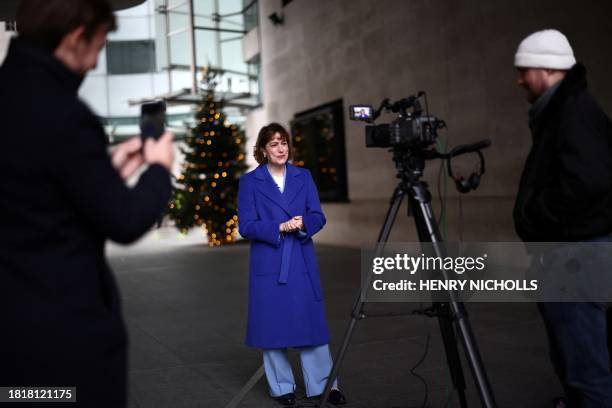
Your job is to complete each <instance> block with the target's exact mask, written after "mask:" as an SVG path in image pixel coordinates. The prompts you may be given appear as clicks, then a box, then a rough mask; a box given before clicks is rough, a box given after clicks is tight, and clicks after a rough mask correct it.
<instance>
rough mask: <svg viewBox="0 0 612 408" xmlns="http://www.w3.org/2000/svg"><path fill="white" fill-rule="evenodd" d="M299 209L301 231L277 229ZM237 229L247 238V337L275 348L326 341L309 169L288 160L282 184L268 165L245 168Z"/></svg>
mask: <svg viewBox="0 0 612 408" xmlns="http://www.w3.org/2000/svg"><path fill="white" fill-rule="evenodd" d="M297 215H301V216H302V217H303V221H304V230H305V231H304V233H301V234H299V235H298V234H296V233H291V234H284V235H282V234H280V233H279V224H280V223H282V222H285V221H287V220H288V219H290V218H292V217H294V216H297ZM238 223H239V231H240V235H242V236H243V237H245V238H247V239H249V240H250V241H251V252H250V259H249V316H248V323H247V335H246V343H247V345H249V346H251V347H257V348H262V349H275V348H286V347H307V346H317V345H321V344H327V343H329V330H328V328H327V322H326V319H325V307H324V304H323V296H322V291H321V280H320V277H319V268H318V266H317V259H316V255H315V250H314V244H313V242H312V236H313V235H314V234H316V233H317V232H319V231H320V230H321V228H323V226H324V225H325V216H324V215H323V211H322V210H321V204H320V202H319V196H318V193H317V188H316V186H315V184H314V181H313V179H312V176H311V175H310V172H309V171H308V170H306V169H302V168H298V167H295V166H293V165H291V164H287V167H286V173H285V188H284V192H283V193H281V191H280V189H279V188H278V186H277V185H276V183H275V182H274V180H273V179H272V176H271V175H270V173H269V171H268V169H267V168H266V165H265V164H263V165H260V166H259V167H257V168H256V169H255V170H253V171H251V172H249V173H247V174H245V175H244V176H242V178H241V179H240V187H239V192H238Z"/></svg>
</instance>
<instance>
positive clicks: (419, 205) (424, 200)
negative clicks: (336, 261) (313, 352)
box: [408, 182, 497, 408]
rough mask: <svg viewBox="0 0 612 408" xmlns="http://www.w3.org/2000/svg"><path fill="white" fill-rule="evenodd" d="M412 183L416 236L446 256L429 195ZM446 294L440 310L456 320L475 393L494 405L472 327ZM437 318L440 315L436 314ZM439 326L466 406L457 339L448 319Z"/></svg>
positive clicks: (461, 307) (486, 404)
mask: <svg viewBox="0 0 612 408" xmlns="http://www.w3.org/2000/svg"><path fill="white" fill-rule="evenodd" d="M412 187H413V189H412V191H411V194H409V196H408V197H409V205H411V206H412V209H413V214H414V218H415V220H416V224H417V230H418V233H419V238H420V239H421V241H423V242H431V243H432V245H433V248H434V251H435V253H436V256H438V257H441V258H444V257H445V256H446V249H445V247H444V244H443V242H442V236H441V234H440V230H439V228H438V223H437V221H436V219H435V218H434V216H433V209H432V208H431V196H430V194H429V192H428V191H427V188H426V185H425V184H424V183H423V182H417V183H414V184H413V186H412ZM441 273H442V275H443V278H444V279H445V280H448V274H447V272H446V271H445V270H442V271H441ZM447 294H448V299H449V300H448V302H445V303H443V304H445V305H446V306H447V307H446V309H447V310H444V312H447V313H448V318H449V319H454V321H455V322H456V324H457V334H458V335H459V337H460V338H461V342H462V344H463V348H464V351H465V354H466V358H467V360H468V363H469V366H470V369H471V371H472V376H473V377H474V382H475V383H476V386H477V387H478V393H479V395H480V400H481V402H482V405H483V407H486V408H493V407H496V406H497V405H496V403H495V399H494V397H493V392H492V391H491V385H490V383H489V379H488V377H487V373H486V371H485V369H484V365H483V363H482V358H481V357H480V352H479V351H478V346H477V345H476V340H475V339H474V334H473V333H472V327H471V325H470V322H469V320H468V316H467V312H466V311H465V306H464V305H463V303H461V302H459V301H458V300H457V295H456V293H455V292H453V291H449V292H448V293H447ZM438 318H440V316H439V317H438ZM444 320H445V319H444ZM449 326H450V327H449ZM440 329H441V331H442V336H443V337H444V344H445V348H446V349H447V350H446V352H447V359H448V362H449V365H451V364H452V365H451V366H450V370H451V373H453V372H455V374H456V376H453V383H454V385H455V387H456V388H457V387H459V386H462V387H463V389H460V388H457V391H458V392H459V393H460V394H459V395H460V398H461V396H462V394H463V397H462V398H461V399H462V406H467V402H466V401H465V380H464V378H463V370H462V369H461V360H460V359H459V352H458V350H457V341H456V339H455V336H454V335H453V330H452V323H451V321H450V320H449V321H448V323H443V321H440ZM449 334H450V335H449ZM451 335H452V337H451ZM447 343H448V347H447ZM451 344H452V346H451ZM449 351H450V353H449ZM457 363H459V364H457ZM455 381H458V382H455Z"/></svg>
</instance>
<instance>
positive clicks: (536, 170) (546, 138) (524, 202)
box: [514, 64, 612, 242]
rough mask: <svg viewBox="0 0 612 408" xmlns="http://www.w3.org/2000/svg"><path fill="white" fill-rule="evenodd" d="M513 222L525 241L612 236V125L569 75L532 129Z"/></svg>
mask: <svg viewBox="0 0 612 408" xmlns="http://www.w3.org/2000/svg"><path fill="white" fill-rule="evenodd" d="M532 136H533V146H532V148H531V151H530V152H529V156H528V157H527V161H526V163H525V168H524V170H523V174H522V176H521V182H520V187H519V192H518V195H517V198H516V203H515V207H514V221H515V226H516V231H517V233H518V235H519V237H520V238H521V239H522V240H524V241H550V242H553V241H577V240H584V239H590V238H595V237H600V236H603V235H607V234H609V233H610V232H612V124H611V123H610V119H609V118H608V117H607V116H606V114H605V112H604V111H603V110H602V109H601V107H600V106H599V105H598V104H597V102H595V100H594V99H593V97H592V96H591V95H590V94H589V92H588V91H587V83H586V69H585V68H584V66H583V65H581V64H576V65H575V66H574V67H573V68H572V69H570V70H569V71H568V73H567V75H566V76H565V78H564V79H563V81H562V82H561V84H560V86H559V88H558V89H557V90H556V92H555V93H554V94H553V96H552V98H551V99H550V102H549V103H548V105H547V106H546V107H545V108H544V110H543V111H542V112H541V115H540V116H539V119H538V120H537V123H536V124H535V127H534V128H532Z"/></svg>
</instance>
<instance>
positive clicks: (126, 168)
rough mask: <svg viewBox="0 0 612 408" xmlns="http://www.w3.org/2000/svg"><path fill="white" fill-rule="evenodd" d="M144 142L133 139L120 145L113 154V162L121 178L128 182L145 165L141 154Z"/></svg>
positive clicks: (137, 138) (136, 138)
mask: <svg viewBox="0 0 612 408" xmlns="http://www.w3.org/2000/svg"><path fill="white" fill-rule="evenodd" d="M141 147H142V141H141V140H140V138H139V137H133V138H131V139H129V140H127V141H125V142H123V143H120V144H118V145H117V146H116V147H115V149H113V151H112V153H111V162H112V163H113V167H115V169H117V171H118V172H119V174H121V178H123V180H127V179H129V178H130V177H132V175H133V174H134V173H135V172H136V170H138V168H139V167H140V166H142V164H143V163H144V158H143V156H142V153H141V151H140V150H141Z"/></svg>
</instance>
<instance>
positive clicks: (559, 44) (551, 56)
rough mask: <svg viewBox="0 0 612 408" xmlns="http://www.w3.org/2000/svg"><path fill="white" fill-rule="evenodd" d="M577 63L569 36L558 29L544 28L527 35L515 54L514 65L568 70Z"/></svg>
mask: <svg viewBox="0 0 612 408" xmlns="http://www.w3.org/2000/svg"><path fill="white" fill-rule="evenodd" d="M575 63H576V58H574V51H573V50H572V47H571V45H570V43H569V41H568V40H567V37H566V36H565V35H563V33H561V32H560V31H557V30H542V31H537V32H535V33H533V34H531V35H529V36H527V38H525V39H524V40H523V41H522V42H521V44H520V45H519V47H518V50H516V55H515V56H514V66H515V67H518V68H548V69H561V70H566V69H570V68H571V67H573V66H574V64H575Z"/></svg>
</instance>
